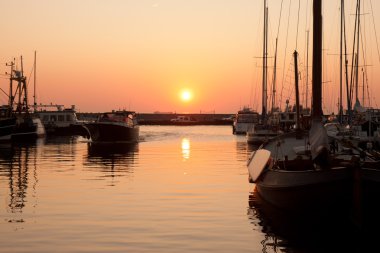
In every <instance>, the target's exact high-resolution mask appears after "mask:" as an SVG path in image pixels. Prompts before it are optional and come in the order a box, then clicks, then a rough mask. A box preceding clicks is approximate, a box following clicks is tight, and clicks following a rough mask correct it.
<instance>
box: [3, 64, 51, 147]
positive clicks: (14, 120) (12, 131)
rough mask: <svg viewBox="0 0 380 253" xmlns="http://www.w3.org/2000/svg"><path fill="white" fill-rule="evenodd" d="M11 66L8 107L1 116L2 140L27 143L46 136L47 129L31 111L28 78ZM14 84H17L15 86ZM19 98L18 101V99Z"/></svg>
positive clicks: (21, 71) (13, 65) (4, 107)
mask: <svg viewBox="0 0 380 253" xmlns="http://www.w3.org/2000/svg"><path fill="white" fill-rule="evenodd" d="M7 66H10V68H11V71H10V85H9V94H7V96H8V105H6V106H3V107H2V109H1V116H0V139H1V140H5V141H9V140H11V141H15V140H17V141H26V140H31V139H36V138H39V137H43V136H45V128H44V126H43V124H42V122H41V120H40V119H39V118H38V117H35V116H34V115H33V114H32V113H30V111H29V109H30V108H29V105H28V90H27V84H26V77H25V76H24V72H23V62H22V57H21V70H17V69H15V63H14V62H11V63H9V64H7ZM14 82H16V84H15V85H14ZM16 98H17V99H16Z"/></svg>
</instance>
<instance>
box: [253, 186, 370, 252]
mask: <svg viewBox="0 0 380 253" xmlns="http://www.w3.org/2000/svg"><path fill="white" fill-rule="evenodd" d="M248 216H249V218H250V220H251V221H252V223H254V222H255V221H256V223H257V220H258V225H259V226H261V231H262V232H263V233H265V234H266V236H265V238H266V239H267V240H264V241H263V242H262V244H263V247H264V249H265V251H264V250H263V252H269V251H268V248H272V249H273V250H274V252H277V250H275V249H284V252H362V251H361V250H363V249H365V248H367V247H368V248H371V245H370V242H367V243H362V242H363V240H368V239H369V237H366V238H365V236H364V234H362V233H361V231H360V230H359V229H358V228H357V227H356V226H354V225H353V224H352V223H350V222H347V221H348V220H349V218H348V217H347V216H346V215H345V214H342V215H341V216H337V215H335V214H333V215H331V216H329V215H323V216H321V215H320V214H319V213H318V212H313V211H311V212H305V213H292V212H286V211H284V210H281V209H278V208H276V207H275V206H273V205H272V204H270V203H268V202H266V201H265V200H264V199H263V198H262V197H261V196H260V194H258V192H257V191H255V192H253V193H252V194H251V195H250V196H249V209H248ZM358 249H360V250H358ZM357 250H358V251H357ZM279 252H282V251H281V250H280V251H279Z"/></svg>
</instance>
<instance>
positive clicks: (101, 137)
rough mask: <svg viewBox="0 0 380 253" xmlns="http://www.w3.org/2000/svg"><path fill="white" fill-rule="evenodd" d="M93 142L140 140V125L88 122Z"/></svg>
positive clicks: (87, 126)
mask: <svg viewBox="0 0 380 253" xmlns="http://www.w3.org/2000/svg"><path fill="white" fill-rule="evenodd" d="M85 127H86V128H87V129H88V132H89V134H90V137H91V140H92V141H93V142H131V143H133V142H138V140H139V126H134V127H130V126H127V125H126V124H122V123H103V122H96V123H87V124H85Z"/></svg>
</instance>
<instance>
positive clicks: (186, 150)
mask: <svg viewBox="0 0 380 253" xmlns="http://www.w3.org/2000/svg"><path fill="white" fill-rule="evenodd" d="M181 148H182V158H183V160H184V161H186V160H188V159H189V158H190V140H189V139H187V138H183V139H182V141H181Z"/></svg>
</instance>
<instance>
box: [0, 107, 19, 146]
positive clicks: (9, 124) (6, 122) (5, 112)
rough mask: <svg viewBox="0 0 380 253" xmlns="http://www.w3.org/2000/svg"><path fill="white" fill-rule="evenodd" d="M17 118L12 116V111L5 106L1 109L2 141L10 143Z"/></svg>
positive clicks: (0, 133)
mask: <svg viewBox="0 0 380 253" xmlns="http://www.w3.org/2000/svg"><path fill="white" fill-rule="evenodd" d="M15 126H16V118H15V117H12V116H11V113H10V109H9V107H8V106H6V105H4V106H1V107H0V141H2V142H3V141H10V140H11V138H12V132H13V129H14V128H15Z"/></svg>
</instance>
